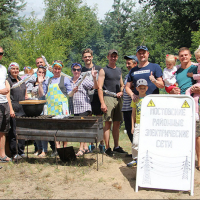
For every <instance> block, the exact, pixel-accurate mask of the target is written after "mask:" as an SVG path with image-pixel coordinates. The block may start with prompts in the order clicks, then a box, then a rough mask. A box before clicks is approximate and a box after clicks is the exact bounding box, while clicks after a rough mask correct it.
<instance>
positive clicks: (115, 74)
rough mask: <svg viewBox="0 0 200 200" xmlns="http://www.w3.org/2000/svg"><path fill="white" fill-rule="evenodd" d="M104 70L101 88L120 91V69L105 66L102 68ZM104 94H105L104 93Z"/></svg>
mask: <svg viewBox="0 0 200 200" xmlns="http://www.w3.org/2000/svg"><path fill="white" fill-rule="evenodd" d="M103 70H104V72H105V79H104V85H103V89H104V90H108V91H109V92H115V93H116V94H117V93H118V92H120V91H121V85H120V79H121V75H122V71H121V69H120V68H118V67H116V68H112V67H109V66H106V67H104V68H103ZM105 96H107V95H106V94H105Z"/></svg>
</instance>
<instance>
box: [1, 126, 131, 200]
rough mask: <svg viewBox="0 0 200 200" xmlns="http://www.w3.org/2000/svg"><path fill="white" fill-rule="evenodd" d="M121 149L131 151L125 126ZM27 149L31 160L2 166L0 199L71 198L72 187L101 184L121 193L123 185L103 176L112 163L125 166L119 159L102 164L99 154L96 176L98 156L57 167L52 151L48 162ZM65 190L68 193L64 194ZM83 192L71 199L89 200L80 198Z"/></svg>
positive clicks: (89, 155)
mask: <svg viewBox="0 0 200 200" xmlns="http://www.w3.org/2000/svg"><path fill="white" fill-rule="evenodd" d="M110 145H111V147H112V148H113V146H114V142H113V138H112V135H111V136H110ZM68 146H73V147H74V149H75V151H78V148H79V143H74V142H69V143H68ZM120 146H122V147H123V148H124V149H125V150H126V151H129V152H130V151H131V144H130V141H129V140H128V136H127V135H126V134H124V126H122V127H121V131H120ZM28 149H29V159H28V160H26V159H22V160H20V161H19V164H17V163H5V164H1V165H2V166H3V168H2V169H1V179H0V185H1V188H0V199H1V198H3V199H11V198H12V199H18V198H26V199H33V198H34V199H44V198H45V199H49V198H62V197H63V196H64V195H65V193H66V196H64V198H70V196H68V192H71V191H73V189H72V188H71V185H73V187H74V188H79V187H80V186H81V187H82V186H84V185H86V186H87V185H90V187H93V186H94V185H96V184H98V183H103V185H105V184H108V187H114V188H116V189H117V190H121V185H120V184H114V183H113V181H116V179H115V177H112V174H109V176H108V177H106V178H105V177H104V176H103V175H104V174H105V172H106V171H107V170H108V169H109V167H110V165H109V163H110V164H111V165H112V164H115V166H117V165H120V164H123V159H122V158H120V157H116V158H115V159H112V158H109V157H106V156H104V163H103V164H102V157H101V154H99V172H97V171H96V167H97V165H96V154H95V153H92V154H86V155H85V156H84V157H81V158H78V159H77V160H76V161H72V162H69V163H63V162H62V161H60V160H59V159H58V166H57V165H56V162H55V158H52V157H50V154H51V150H50V148H49V151H48V154H47V157H46V158H38V157H36V156H34V155H33V153H34V145H33V144H29V147H28ZM98 151H99V149H98ZM25 152H26V150H25ZM112 184H113V185H112ZM88 187H89V186H88ZM70 188H71V189H70ZM86 188H87V187H86ZM65 190H67V191H68V192H67V191H66V192H65ZM81 192H83V193H84V191H76V192H71V198H84V197H85V198H86V196H84V197H80V196H77V195H79V194H80V193H81ZM94 197H95V196H94ZM94 197H90V198H94Z"/></svg>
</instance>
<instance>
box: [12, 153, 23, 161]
mask: <svg viewBox="0 0 200 200" xmlns="http://www.w3.org/2000/svg"><path fill="white" fill-rule="evenodd" d="M13 159H15V160H19V159H22V157H21V156H20V155H19V154H15V155H14V156H13Z"/></svg>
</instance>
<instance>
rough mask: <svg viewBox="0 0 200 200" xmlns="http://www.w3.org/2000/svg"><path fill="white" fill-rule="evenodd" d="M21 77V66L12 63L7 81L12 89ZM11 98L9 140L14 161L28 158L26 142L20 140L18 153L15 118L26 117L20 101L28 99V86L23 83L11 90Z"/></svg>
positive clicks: (9, 102) (9, 101)
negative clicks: (25, 152) (25, 148)
mask: <svg viewBox="0 0 200 200" xmlns="http://www.w3.org/2000/svg"><path fill="white" fill-rule="evenodd" d="M18 75H19V65H18V64H17V63H16V62H12V63H10V65H9V67H8V78H7V81H8V83H9V84H10V88H11V87H12V86H13V85H14V84H16V83H17V82H19V81H20V80H21V78H20V77H19V76H18ZM9 96H10V98H8V104H9V107H10V130H9V133H8V135H9V140H10V151H11V154H12V156H13V158H14V159H19V158H21V157H26V155H25V154H24V147H25V141H24V140H18V155H17V151H16V120H15V116H23V115H25V113H24V110H23V108H22V105H20V104H19V101H23V100H25V99H27V98H28V96H27V93H26V84H25V83H22V84H21V85H20V86H19V87H16V88H14V89H11V90H10V95H9Z"/></svg>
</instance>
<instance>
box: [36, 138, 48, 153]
mask: <svg viewBox="0 0 200 200" xmlns="http://www.w3.org/2000/svg"><path fill="white" fill-rule="evenodd" d="M36 144H37V147H38V151H41V150H42V152H45V153H46V152H47V147H48V141H45V140H36Z"/></svg>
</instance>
